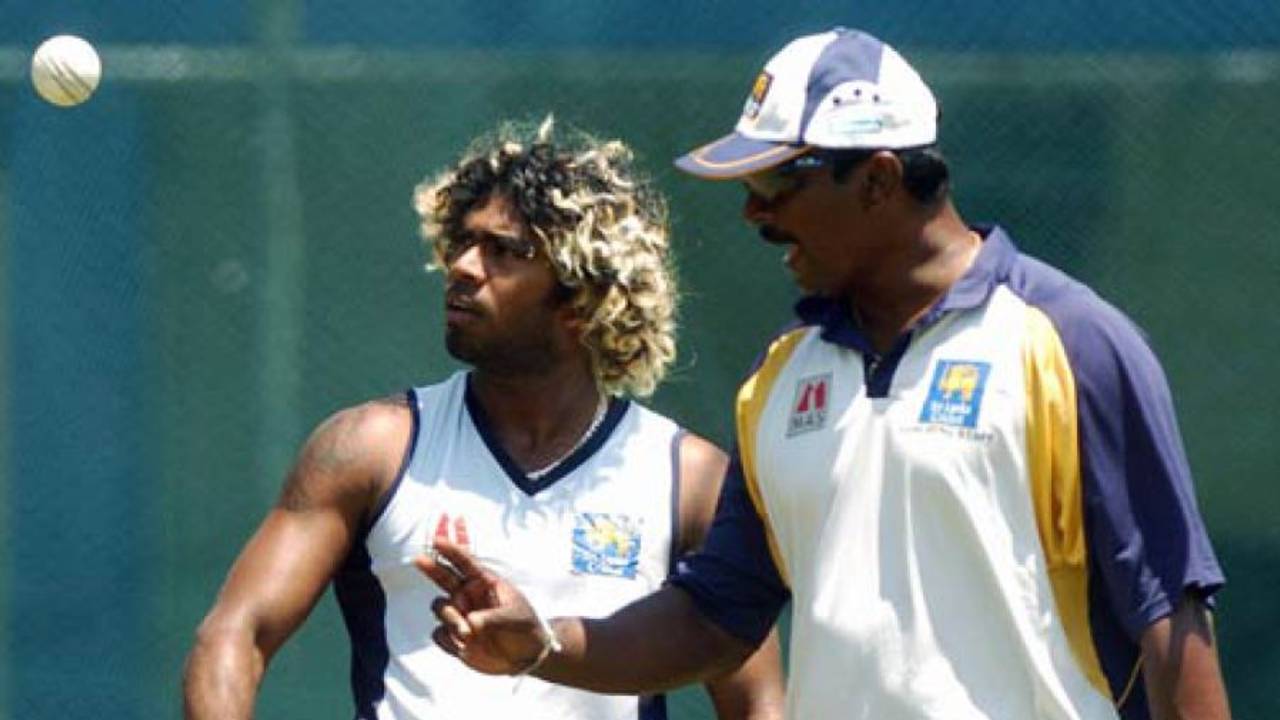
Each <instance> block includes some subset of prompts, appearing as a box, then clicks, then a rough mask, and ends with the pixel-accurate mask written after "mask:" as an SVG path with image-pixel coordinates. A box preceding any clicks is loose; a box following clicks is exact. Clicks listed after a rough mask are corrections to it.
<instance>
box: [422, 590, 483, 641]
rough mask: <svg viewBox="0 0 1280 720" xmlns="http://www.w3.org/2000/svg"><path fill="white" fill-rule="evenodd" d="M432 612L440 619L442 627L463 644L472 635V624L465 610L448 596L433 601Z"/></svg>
mask: <svg viewBox="0 0 1280 720" xmlns="http://www.w3.org/2000/svg"><path fill="white" fill-rule="evenodd" d="M431 612H432V613H434V614H435V616H436V619H437V620H439V621H440V627H441V628H443V629H444V630H445V631H446V632H447V633H448V634H449V635H451V636H453V637H454V638H456V639H457V641H458V644H459V645H461V644H463V643H465V642H466V641H467V640H469V639H470V638H471V636H472V630H473V629H472V626H471V623H470V622H468V620H467V617H466V615H464V614H463V611H462V610H460V609H459V608H458V606H456V605H454V604H453V603H452V602H450V601H449V600H448V599H447V598H444V597H438V598H436V599H435V600H432V601H431Z"/></svg>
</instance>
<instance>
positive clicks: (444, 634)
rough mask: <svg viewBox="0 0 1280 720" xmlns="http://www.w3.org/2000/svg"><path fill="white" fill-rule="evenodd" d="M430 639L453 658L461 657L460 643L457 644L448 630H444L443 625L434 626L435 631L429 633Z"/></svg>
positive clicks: (456, 640)
mask: <svg viewBox="0 0 1280 720" xmlns="http://www.w3.org/2000/svg"><path fill="white" fill-rule="evenodd" d="M431 639H432V640H435V642H436V644H437V645H439V646H440V649H441V650H444V651H445V652H447V653H449V654H450V655H452V656H454V657H461V655H462V643H460V642H458V639H457V638H455V637H454V636H452V635H450V634H449V631H448V629H446V628H445V626H443V625H438V626H436V629H435V630H433V631H431Z"/></svg>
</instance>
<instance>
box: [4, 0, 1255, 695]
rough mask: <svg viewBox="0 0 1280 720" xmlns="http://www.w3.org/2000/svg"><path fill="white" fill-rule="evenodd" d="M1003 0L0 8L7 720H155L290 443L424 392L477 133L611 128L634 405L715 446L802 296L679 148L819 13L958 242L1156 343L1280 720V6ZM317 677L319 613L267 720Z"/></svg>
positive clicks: (323, 673)
mask: <svg viewBox="0 0 1280 720" xmlns="http://www.w3.org/2000/svg"><path fill="white" fill-rule="evenodd" d="M1009 5H1010V4H1008V3H1002V2H998V0H970V2H967V3H954V2H943V1H942V0H933V1H922V2H916V3H875V4H854V3H837V2H809V3H803V4H785V3H763V2H755V1H751V2H747V1H744V2H726V1H708V2H700V3H698V2H685V3H681V2H676V1H675V0H653V1H650V2H643V3H642V2H618V3H599V2H586V1H585V0H583V1H581V2H576V1H570V0H556V1H550V0H546V1H541V2H526V3H505V2H499V1H498V0H471V1H470V2H466V3H463V2H456V3H454V2H412V1H411V0H384V1H381V2H378V3H366V4H355V3H337V2H332V1H327V2H323V1H321V0H310V1H305V0H279V1H278V2H268V1H267V0H254V1H250V2H222V1H219V0H187V1H186V2H180V3H179V2H165V3H159V2H123V3H101V2H90V1H89V0H78V1H76V2H61V1H58V0H50V1H48V2H39V3H37V2H32V1H31V0H0V265H2V266H3V268H4V271H3V273H0V298H2V300H0V303H2V304H0V378H2V384H0V387H2V388H3V400H4V402H3V404H0V719H3V718H15V719H16V718H22V719H23V720H26V719H28V718H64V717H110V718H158V717H174V716H177V715H179V709H178V708H179V706H180V696H179V691H178V689H179V673H180V668H181V664H182V659H183V657H184V656H185V653H186V651H187V649H188V647H189V643H190V641H191V638H192V632H193V630H194V628H195V626H196V624H197V623H198V622H199V620H200V618H201V617H202V615H203V614H204V612H205V611H206V609H207V608H208V606H209V604H210V603H211V602H212V600H213V597H214V594H215V593H216V591H217V589H218V586H219V585H220V583H221V581H222V578H223V576H224V573H225V572H226V570H227V568H228V567H229V565H230V563H231V561H232V559H233V558H234V556H235V554H236V553H237V552H238V550H239V548H240V547H241V545H242V544H243V542H244V541H245V540H246V539H247V537H248V536H249V534H250V533H251V532H252V530H253V528H254V527H255V526H256V525H257V523H258V522H259V520H260V519H261V518H262V516H263V514H264V513H265V512H266V510H267V508H268V507H269V506H270V504H271V502H272V500H273V499H274V496H275V494H276V491H277V488H278V486H279V483H280V478H281V477H282V474H283V472H284V471H285V469H286V468H287V466H288V464H289V462H290V461H291V458H292V455H293V452H294V450H295V448H296V447H297V446H298V444H299V443H300V442H301V441H302V440H303V439H304V438H305V436H306V434H307V433H308V432H309V430H310V428H311V427H312V426H314V425H315V424H316V423H317V422H319V421H320V420H321V419H323V418H324V417H325V416H326V415H328V414H329V413H331V412H333V411H334V410H336V409H339V408H341V407H344V406H346V405H350V404H352V403H356V402H359V401H361V400H363V399H366V398H369V397H372V396H379V395H383V394H387V393H391V392H396V391H399V390H400V389H402V388H404V387H407V386H409V385H413V384H422V383H426V382H430V381H433V380H436V379H439V378H442V377H444V376H445V375H446V374H447V373H448V372H449V371H450V370H451V369H452V368H453V367H454V365H453V364H452V363H451V361H450V360H449V359H448V358H447V356H446V355H445V353H444V351H443V348H442V346H441V343H440V342H439V337H440V331H441V317H440V315H441V313H440V304H441V303H440V280H439V277H438V276H432V275H427V274H425V273H424V272H423V270H422V268H421V266H422V263H423V261H424V260H425V258H426V255H425V252H424V250H423V248H422V247H421V245H420V244H419V242H418V240H417V238H416V227H415V222H414V215H413V213H412V211H411V209H410V206H409V196H410V191H411V189H412V186H413V185H414V184H415V183H416V182H417V181H418V180H419V179H420V178H422V177H423V176H424V175H426V174H428V173H429V172H431V171H433V170H434V169H436V168H439V167H441V166H443V165H445V164H446V163H448V162H450V161H451V160H452V159H453V158H454V157H455V156H456V154H457V153H458V152H459V150H460V149H461V148H462V147H463V146H464V145H465V144H466V142H467V141H468V140H469V139H470V138H471V137H472V136H474V135H476V134H477V133H480V132H483V131H485V130H488V129H490V128H491V127H492V126H493V125H494V124H495V123H496V122H498V121H499V120H501V119H505V118H513V117H514V118H535V119H536V118H538V117H541V116H542V115H543V114H545V113H547V112H554V113H555V114H556V115H557V117H558V118H560V119H561V120H562V121H564V122H568V123H571V124H574V125H577V126H580V127H583V128H586V129H589V130H593V131H595V132H597V133H598V134H601V135H607V136H616V137H621V138H623V139H626V140H627V141H628V142H630V143H631V144H632V145H633V146H634V147H635V149H636V150H637V152H638V154H639V156H640V161H641V165H642V167H643V168H645V169H646V170H647V171H648V172H649V173H650V174H651V175H652V176H653V177H654V178H655V180H656V181H657V182H658V183H659V185H660V186H661V187H662V188H663V189H664V190H665V191H666V192H667V193H669V195H670V197H671V205H672V211H673V223H674V232H675V238H676V248H677V252H678V255H679V264H680V268H681V276H682V279H683V285H684V290H685V303H684V306H683V315H682V335H681V358H680V361H679V366H678V369H677V370H676V372H675V373H674V374H673V376H672V377H671V379H670V380H669V381H668V382H667V383H666V385H665V386H664V387H663V388H662V390H661V391H660V392H659V393H658V394H657V395H656V396H655V397H654V398H653V400H652V403H651V404H652V405H654V406H656V407H657V408H658V409H660V410H662V411H665V412H668V413H670V414H673V415H675V416H677V417H679V418H681V419H683V420H684V421H685V422H686V423H687V424H689V425H690V426H691V427H693V428H695V429H697V430H700V431H702V432H703V433H705V434H707V435H709V436H711V437H713V438H715V439H717V440H719V441H721V442H727V441H728V440H729V424H730V413H729V406H730V399H731V397H732V393H733V391H734V388H735V386H736V383H737V381H738V379H739V378H740V377H741V375H742V373H743V372H744V371H745V370H746V369H747V367H748V366H749V364H750V362H751V360H752V358H753V357H754V356H755V354H756V353H757V352H758V351H759V350H760V347H761V343H762V342H763V341H764V339H765V338H766V337H767V336H768V335H769V334H770V333H771V332H772V331H773V330H775V329H776V328H777V327H778V326H780V325H781V324H783V323H784V322H786V321H787V319H788V318H789V314H790V310H789V308H790V304H791V302H792V301H793V299H794V298H795V293H794V291H793V289H792V288H791V287H790V285H789V282H788V280H787V276H786V274H785V273H784V272H781V271H780V270H779V268H778V263H779V253H778V251H777V250H776V249H774V248H769V247H767V246H765V245H764V244H762V243H760V242H757V241H756V240H755V239H754V235H753V233H751V232H750V231H749V230H748V229H747V228H746V227H745V225H743V223H742V222H741V221H740V219H739V216H738V209H739V206H740V202H741V194H740V192H738V191H737V188H736V187H734V186H732V185H720V184H712V183H701V182H697V181H693V180H691V179H688V178H685V177H682V176H680V175H679V174H677V173H676V172H675V171H674V169H673V168H672V167H671V165H670V160H671V158H672V157H673V156H674V155H676V154H678V153H679V152H681V151H683V150H685V149H688V148H690V147H692V146H693V145H695V144H698V143H700V142H703V141H705V140H708V139H710V138H712V137H714V136H717V135H718V134H720V133H722V132H724V131H726V130H727V129H728V128H729V127H730V126H731V125H732V123H733V122H734V121H735V119H736V117H737V113H738V110H739V108H740V107H741V103H742V101H743V98H744V97H745V94H746V92H747V89H748V87H749V84H750V81H751V80H752V79H753V78H754V75H755V73H756V72H757V70H758V69H759V66H760V64H761V63H762V62H763V60H764V59H765V58H767V57H768V55H769V54H770V53H771V52H773V51H774V50H776V49H777V48H778V47H780V46H781V45H782V44H783V43H784V42H785V41H786V40H787V39H789V38H791V37H792V36H794V35H797V34H800V33H804V32H816V31H820V30H823V29H826V28H827V27H829V26H831V25H834V24H844V25H850V26H855V27H861V28H864V29H868V30H871V31H872V32H874V33H876V34H878V35H879V36H881V37H883V38H884V39H886V40H888V41H889V42H891V43H893V44H894V45H896V46H897V47H898V48H899V49H900V50H902V51H903V52H904V54H905V55H907V57H908V58H910V59H911V60H912V61H913V62H914V63H915V64H916V65H917V67H918V68H919V69H920V70H921V72H922V74H924V76H925V77H926V79H927V80H928V81H929V82H930V83H931V84H932V85H933V87H934V88H935V90H936V92H937V94H938V96H939V97H940V99H941V102H942V105H943V107H944V119H943V131H942V140H943V146H944V149H945V150H946V151H947V153H948V155H949V156H950V157H951V159H952V161H953V164H954V167H955V173H956V176H957V177H956V194H957V197H958V200H959V205H960V208H961V211H962V213H963V214H964V215H965V216H966V217H967V218H968V219H969V220H970V221H979V220H982V221H997V222H1000V223H1002V224H1003V225H1005V226H1006V227H1007V228H1008V229H1009V230H1010V231H1011V232H1012V233H1013V235H1014V237H1015V238H1016V239H1017V240H1018V241H1019V242H1020V243H1021V245H1022V247H1023V249H1024V250H1027V251H1029V252H1031V253H1033V254H1036V255H1039V256H1041V257H1043V258H1045V259H1047V260H1049V261H1051V262H1053V263H1055V264H1057V265H1059V266H1061V267H1063V268H1064V269H1066V270H1068V271H1069V272H1071V273H1073V274H1074V275H1076V276H1078V277H1080V278H1082V279H1084V280H1086V281H1088V282H1090V283H1092V284H1093V285H1094V286H1095V287H1096V288H1097V289H1098V290H1099V291H1100V292H1101V293H1102V294H1103V295H1104V296H1106V297H1108V298H1110V299H1112V300H1113V301H1115V302H1116V303H1118V304H1119V305H1121V306H1122V307H1124V308H1125V309H1126V310H1127V311H1128V312H1129V313H1130V314H1131V315H1132V316H1133V317H1134V318H1135V319H1136V320H1137V321H1138V323H1139V324H1140V325H1142V326H1143V327H1144V328H1145V329H1146V331H1147V332H1148V333H1149V336H1150V339H1151V342H1152V344H1153V345H1154V346H1155V348H1156V350H1157V351H1158V352H1159V353H1160V355H1161V357H1162V358H1163V360H1164V362H1165V366H1166V369H1167V371H1168V374H1169V378H1170V382H1171V383H1172V386H1173V388H1174V392H1175V396H1176V402H1177V406H1178V410H1179V416H1180V420H1181V423H1182V429H1183V432H1184V436H1185V440H1186V444H1187V449H1188V452H1189V455H1190V458H1191V462H1192V465H1193V469H1194V470H1195V472H1196V476H1197V482H1198V487H1197V490H1198V494H1199V498H1200V503H1201V507H1202V509H1203V512H1204V515H1205V518H1206V520H1207V523H1208V526H1209V530H1210V533H1211V534H1212V536H1213V539H1214V542H1215V545H1216V548H1217V550H1218V552H1219V555H1220V558H1221V560H1222V562H1223V565H1224V566H1225V569H1226V571H1227V574H1228V578H1229V585H1228V587H1227V589H1226V590H1224V591H1223V592H1222V593H1221V595H1220V597H1219V608H1220V612H1219V616H1218V627H1219V630H1220V636H1221V647H1222V655H1223V659H1224V664H1225V669H1226V675H1227V682H1228V686H1229V688H1230V691H1231V697H1232V703H1233V706H1234V709H1235V712H1236V717H1238V718H1260V719H1268V718H1275V717H1280V701H1278V700H1277V699H1276V696H1275V692H1274V685H1275V681H1276V680H1277V679H1278V678H1280V649H1278V644H1277V638H1278V637H1280V633H1278V632H1277V627H1280V593H1277V591H1276V590H1275V588H1276V587H1278V586H1280V522H1278V521H1277V516H1278V515H1280V513H1277V511H1278V510H1280V502H1278V501H1277V495H1278V494H1280V493H1277V491H1276V490H1275V489H1274V488H1275V485H1276V483H1277V481H1278V480H1280V455H1278V453H1277V450H1276V446H1275V445H1274V444H1273V443H1274V440H1273V436H1274V435H1275V433H1276V431H1277V430H1278V429H1280V419H1278V417H1277V408H1278V407H1280V374H1278V373H1277V372H1276V370H1275V366H1276V362H1275V359H1276V357H1277V355H1278V354H1280V353H1278V351H1280V322H1277V320H1276V319H1275V316H1274V315H1273V314H1272V312H1271V311H1269V310H1267V308H1268V307H1269V303H1270V302H1271V301H1272V300H1271V298H1272V296H1271V295H1269V293H1272V292H1275V291H1276V289H1277V281H1276V277H1277V272H1278V271H1280V237H1278V236H1280V192H1277V189H1276V187H1275V185H1276V182H1277V180H1280V124H1278V123H1277V122H1276V118H1277V117H1280V3H1276V2H1274V1H1273V0H1267V1H1265V2H1264V1H1262V0H1210V1H1209V2H1198V1H1194V0H1171V1H1169V2H1154V1H1151V2H1127V3H1114V2H1101V1H1096V2H1095V1H1085V0H1077V1H1075V2H1047V1H1043V0H1030V1H1028V2H1024V3H1018V4H1016V6H1014V7H1010V6H1009ZM58 33H74V34H78V35H81V36H83V37H85V38H87V39H89V40H90V41H91V42H93V43H95V44H96V45H97V46H98V47H99V49H100V51H101V53H102V55H103V61H104V64H105V79H104V81H103V85H102V87H101V88H100V89H99V91H98V93H97V95H96V96H95V97H94V98H93V99H92V100H91V101H90V102H89V103H87V104H86V105H83V106H81V107H77V108H74V109H70V110H63V109H57V108H54V107H52V106H49V105H47V104H44V103H43V102H41V101H40V100H39V99H38V98H37V97H36V96H35V95H34V92H33V91H32V89H31V86H30V83H29V80H28V76H27V72H28V70H27V67H28V66H27V63H28V61H29V57H30V53H31V51H32V50H34V48H35V46H36V45H37V44H39V42H40V41H41V40H43V39H44V38H46V37H48V36H50V35H54V34H58ZM347 661H348V656H347V649H346V641H345V634H344V631H343V630H342V627H341V620H340V617H339V615H338V613H337V611H336V606H335V604H334V602H333V599H332V596H331V595H330V596H327V597H326V598H325V599H324V600H323V601H322V603H321V605H320V606H319V608H318V609H317V611H316V613H315V614H314V615H313V617H312V618H311V620H310V621H309V622H308V623H307V624H306V625H305V626H304V628H303V630H302V631H301V632H300V633H299V634H298V635H297V636H295V638H294V639H293V641H291V642H290V643H289V644H288V645H287V646H286V648H285V649H284V650H283V651H282V652H281V653H280V654H279V655H278V656H277V658H276V661H275V663H274V664H273V666H272V667H271V669H270V672H269V674H268V677H267V680H266V682H265V685H264V688H263V692H262V696H261V701H260V703H259V716H260V717H263V718H327V717H332V718H342V717H349V716H350V715H351V701H350V698H349V693H348V689H347V684H346V682H347V681H346V677H347V674H346V673H347ZM673 707H674V709H675V713H674V714H675V716H676V717H677V718H686V719H692V718H702V717H709V714H708V713H707V710H706V708H707V705H706V702H705V700H704V699H703V698H702V697H701V694H700V693H699V692H697V691H685V692H681V693H679V694H678V695H677V697H676V698H675V700H674V702H673Z"/></svg>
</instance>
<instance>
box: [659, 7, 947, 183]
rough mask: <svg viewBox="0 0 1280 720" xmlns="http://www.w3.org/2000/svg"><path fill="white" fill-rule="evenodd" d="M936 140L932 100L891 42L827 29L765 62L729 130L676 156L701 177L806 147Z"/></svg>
mask: <svg viewBox="0 0 1280 720" xmlns="http://www.w3.org/2000/svg"><path fill="white" fill-rule="evenodd" d="M937 139H938V103H937V101H936V100H934V98H933V93H932V92H930V91H929V88H928V87H927V86H926V85H925V84H924V81H923V80H921V79H920V75H919V74H918V73H917V72H916V71H915V69H914V68H912V67H911V66H910V65H909V64H907V61H906V60H904V59H903V58H902V56H901V55H899V54H898V53H897V51H895V50H894V49H893V48H891V47H889V46H888V45H886V44H884V43H883V42H881V41H880V40H877V39H876V38H874V37H872V36H870V35H868V34H867V33H864V32H860V31H857V30H846V29H845V28H839V27H838V28H835V29H833V30H830V31H828V32H824V33H820V34H817V35H806V36H804V37H801V38H797V39H796V40H793V41H791V42H790V43H789V44H788V45H787V46H786V47H784V48H782V50H780V51H778V53H777V54H776V55H774V56H773V57H772V58H770V59H769V62H768V63H766V64H765V66H764V70H762V71H761V72H760V75H759V76H757V77H756V81H755V84H754V85H752V87H751V95H750V96H749V97H748V98H747V103H746V105H745V106H744V107H743V108H742V117H741V118H740V119H739V120H738V125H737V126H736V127H735V128H734V131H733V132H732V133H730V134H728V135H726V136H724V137H722V138H720V139H719V140H716V141H715V142H712V143H709V144H707V145H703V146H702V147H700V148H697V149H696V150H693V151H692V152H690V153H689V154H687V155H684V156H683V157H681V158H679V159H677V160H676V166H677V167H679V168H680V169H681V170H684V171H685V172H689V173H693V174H694V175H699V176H702V177H705V178H713V179H729V178H738V177H742V176H744V175H750V174H751V173H754V172H759V171H761V170H765V169H767V168H770V167H773V166H774V165H778V164H779V163H783V162H786V161H787V160H790V159H791V158H793V157H795V156H797V155H800V154H801V153H804V152H806V151H807V150H809V149H810V148H814V147H819V148H832V149H839V148H863V149H900V148H909V147H920V146H923V145H931V144H933V143H934V142H935V141H936V140H937Z"/></svg>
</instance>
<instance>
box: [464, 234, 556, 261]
mask: <svg viewBox="0 0 1280 720" xmlns="http://www.w3.org/2000/svg"><path fill="white" fill-rule="evenodd" d="M474 245H479V246H480V249H481V250H482V251H484V253H485V254H486V255H491V256H493V257H511V258H516V259H518V260H532V259H533V258H534V257H536V256H537V255H538V243H537V242H535V241H534V240H530V239H528V238H523V237H516V236H514V235H499V234H497V233H487V232H481V233H475V232H462V233H459V234H457V235H455V236H452V237H450V238H448V239H447V240H446V241H445V243H444V262H445V264H446V265H452V264H453V263H454V262H456V261H457V259H458V258H460V257H462V254H463V253H464V252H466V251H467V250H468V249H469V248H471V247H472V246H474Z"/></svg>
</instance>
